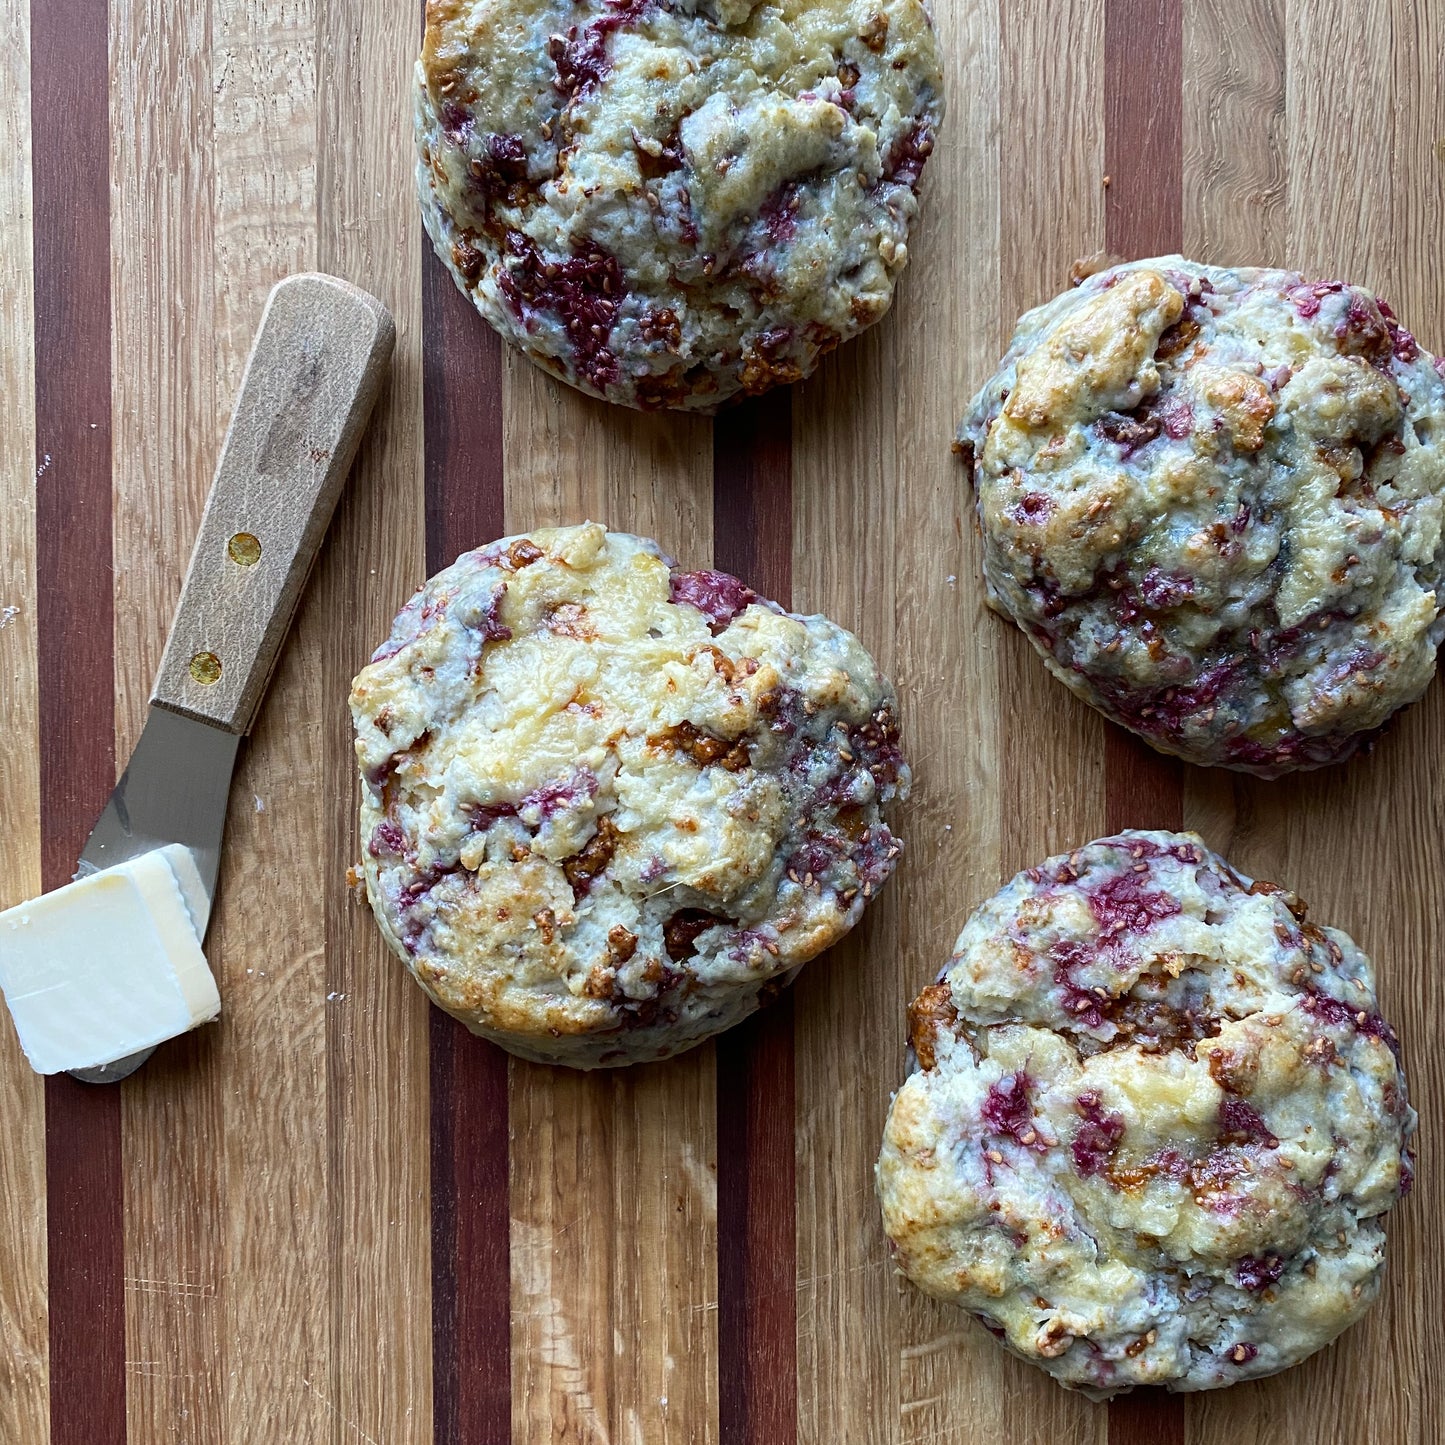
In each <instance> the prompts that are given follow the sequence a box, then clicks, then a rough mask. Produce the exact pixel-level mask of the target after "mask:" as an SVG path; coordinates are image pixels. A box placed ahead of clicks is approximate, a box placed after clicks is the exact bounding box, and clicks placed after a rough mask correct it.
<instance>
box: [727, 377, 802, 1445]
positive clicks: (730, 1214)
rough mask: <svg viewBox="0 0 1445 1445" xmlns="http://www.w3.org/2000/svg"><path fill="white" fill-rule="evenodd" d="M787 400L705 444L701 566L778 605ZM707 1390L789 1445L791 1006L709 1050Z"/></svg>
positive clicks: (783, 568)
mask: <svg viewBox="0 0 1445 1445" xmlns="http://www.w3.org/2000/svg"><path fill="white" fill-rule="evenodd" d="M791 418H792V394H791V392H789V391H787V390H781V391H775V392H772V393H770V394H769V395H767V396H764V397H760V398H758V399H757V400H755V401H749V402H745V403H744V404H743V405H741V406H739V407H736V408H735V409H733V410H731V411H728V412H727V413H726V414H725V415H724V416H723V417H721V418H720V419H719V420H718V422H717V425H716V427H715V429H714V432H713V556H714V560H715V562H716V564H717V566H718V567H720V568H722V569H723V570H724V571H728V572H732V573H734V574H736V575H737V576H739V577H741V578H743V580H744V581H746V582H747V583H748V584H749V585H751V586H752V587H754V588H755V589H756V590H757V591H759V592H760V593H762V594H763V595H765V596H767V597H771V598H773V599H774V600H775V601H777V602H780V603H782V605H783V606H784V607H787V606H789V605H790V604H791V595H792V546H793V503H792V419H791ZM717 1133H718V1231H717V1233H718V1387H719V1395H720V1416H721V1419H720V1426H721V1430H720V1434H721V1440H722V1445H787V1442H790V1441H793V1440H796V1439H797V1430H798V1380H797V1336H796V1324H795V1318H794V1297H795V1293H796V1277H797V1231H796V1228H795V1220H794V1212H793V1211H794V1160H793V999H792V995H791V993H784V994H783V995H782V996H781V997H780V998H779V999H777V1000H776V1002H774V1003H773V1004H772V1005H770V1006H769V1007H768V1008H766V1009H764V1010H763V1011H762V1012H761V1013H759V1014H758V1015H756V1016H755V1017H754V1018H752V1019H750V1020H749V1021H748V1022H747V1023H746V1024H743V1025H742V1026H741V1027H740V1028H736V1029H733V1030H732V1031H731V1032H730V1033H726V1034H724V1035H723V1036H722V1037H721V1038H720V1039H719V1040H718V1042H717Z"/></svg>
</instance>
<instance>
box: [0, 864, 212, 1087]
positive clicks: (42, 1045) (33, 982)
mask: <svg viewBox="0 0 1445 1445" xmlns="http://www.w3.org/2000/svg"><path fill="white" fill-rule="evenodd" d="M204 897H205V891H204V887H203V885H202V883H201V879H200V875H199V873H198V872H197V871H196V865H195V861H194V860H193V859H192V857H191V854H190V850H189V849H187V848H183V847H181V846H180V845H179V844H174V843H173V844H171V845H169V846H168V847H165V848H157V849H155V850H154V851H153V852H150V853H143V854H142V855H141V856H140V857H138V858H131V859H129V860H127V861H126V862H124V863H118V864H116V866H115V867H114V868H107V869H106V870H105V871H104V872H101V873H92V874H90V875H89V876H88V877H86V878H81V879H80V880H78V881H77V882H75V883H68V884H67V885H66V886H65V887H64V888H57V889H56V890H55V892H53V893H47V894H45V895H43V896H42V897H40V898H37V899H35V900H33V901H32V902H30V903H22V904H20V905H19V907H17V908H11V909H10V910H8V911H7V912H5V913H0V989H3V990H4V994H5V1002H6V1003H7V1004H8V1005H9V1008H10V1016H11V1018H12V1019H14V1021H15V1030H16V1032H17V1033H18V1034H19V1035H20V1046H21V1047H22V1048H23V1049H24V1050H25V1057H26V1058H27V1059H29V1061H30V1067H31V1068H33V1069H34V1070H35V1071H36V1073H39V1074H58V1073H61V1072H63V1071H64V1070H66V1069H93V1068H97V1067H99V1066H100V1065H101V1064H109V1063H114V1062H115V1060H117V1059H123V1058H125V1057H126V1055H128V1054H134V1053H137V1052H139V1051H140V1050H141V1049H148V1048H152V1047H154V1046H155V1045H156V1044H159V1043H162V1042H164V1041H165V1040H166V1039H173V1038H175V1037H176V1036H177V1035H178V1034H183V1033H185V1032H186V1031H187V1030H188V1029H193V1028H195V1027H196V1025H197V1024H201V1023H206V1022H208V1021H209V1020H211V1019H213V1018H215V1017H216V1016H217V1014H219V1013H220V1011H221V996H220V994H219V993H218V992H217V991H216V981H215V979H214V978H213V977H212V976H211V970H210V968H209V966H208V965H207V963H206V956H205V954H204V953H202V952H201V940H200V937H199V935H198V933H197V930H196V919H197V917H198V916H199V911H198V910H199V908H200V907H201V906H202V904H203V900H204Z"/></svg>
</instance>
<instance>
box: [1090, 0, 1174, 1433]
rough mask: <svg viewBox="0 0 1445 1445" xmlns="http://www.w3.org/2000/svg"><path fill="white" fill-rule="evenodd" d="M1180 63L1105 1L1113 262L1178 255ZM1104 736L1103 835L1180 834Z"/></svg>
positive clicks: (1139, 2)
mask: <svg viewBox="0 0 1445 1445" xmlns="http://www.w3.org/2000/svg"><path fill="white" fill-rule="evenodd" d="M1183 53H1184V33H1183V20H1182V16H1181V8H1180V5H1179V0H1108V6H1107V9H1106V10H1105V16H1104V75H1105V84H1106V87H1107V89H1106V95H1105V102H1104V121H1105V133H1104V165H1105V168H1106V171H1107V173H1108V176H1109V190H1108V192H1107V195H1106V201H1105V216H1104V225H1105V247H1106V249H1107V250H1109V251H1111V252H1113V253H1115V254H1117V255H1122V256H1127V257H1130V258H1133V257H1136V256H1157V255H1160V254H1161V253H1164V252H1169V251H1177V250H1178V249H1179V248H1180V246H1182V245H1183V235H1184V189H1183V172H1184V159H1183V157H1184V151H1183V100H1182V90H1181V86H1182V65H1183ZM1105 736H1106V741H1105V748H1106V752H1105V761H1104V772H1105V800H1104V811H1105V827H1106V828H1107V829H1108V830H1109V831H1110V832H1111V833H1112V832H1117V831H1118V830H1119V829H1120V828H1181V827H1183V825H1184V784H1183V774H1182V772H1181V768H1180V764H1179V763H1178V762H1176V761H1175V760H1174V759H1172V758H1166V757H1164V756H1163V755H1162V754H1160V753H1156V752H1155V751H1154V750H1153V748H1150V747H1148V746H1146V745H1145V744H1144V743H1141V742H1140V741H1139V740H1138V739H1137V738H1136V737H1134V736H1133V735H1132V734H1130V733H1126V732H1125V731H1124V730H1123V729H1122V728H1115V727H1111V728H1109V729H1108V730H1107V732H1106V735H1105ZM1121 1438H1126V1437H1121Z"/></svg>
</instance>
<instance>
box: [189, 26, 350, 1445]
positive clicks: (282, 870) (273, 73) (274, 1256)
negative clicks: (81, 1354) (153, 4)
mask: <svg viewBox="0 0 1445 1445" xmlns="http://www.w3.org/2000/svg"><path fill="white" fill-rule="evenodd" d="M316 44H317V36H316V11H315V8H314V6H313V4H312V3H310V0H300V3H297V0H212V3H211V71H212V95H213V101H212V119H211V123H212V128H213V133H214V137H215V140H214V145H215V153H214V157H213V161H212V166H213V172H214V176H215V190H214V195H213V199H212V205H213V206H214V209H215V222H214V225H215V253H214V266H215V276H216V309H215V322H214V325H215V355H216V398H217V406H218V409H219V410H220V411H221V412H222V413H223V414H225V413H228V412H229V409H230V406H231V403H232V401H233V400H234V397H235V394H236V389H237V386H238V383H239V381H240V375H241V368H242V366H243V365H244V363H245V358H246V355H247V352H248V350H249V348H250V344H251V340H252V338H253V336H254V334H255V329H256V325H257V322H258V321H259V319H260V315H261V309H262V307H263V305H264V304H265V300H266V296H267V293H268V292H269V290H270V288H271V286H272V285H273V284H274V283H275V282H276V281H277V280H279V279H280V277H282V276H283V275H286V274H288V273H289V272H292V271H299V270H311V269H314V268H315V266H316V264H317V260H318V254H317V236H316V158H317V146H318V122H319V114H318V111H319V105H318V96H317V88H316ZM316 609H317V597H316V595H315V593H314V591H313V592H312V593H310V594H309V595H308V596H306V597H305V598H303V600H302V603H301V606H300V608H299V610H298V612H297V615H296V620H295V623H294V625H293V630H292V635H291V639H290V641H289V642H288V644H287V646H286V648H285V650H284V651H283V653H282V655H281V660H280V663H279V665H278V667H277V669H276V674H275V676H274V678H273V679H272V682H271V687H270V690H269V692H268V694H267V698H266V704H265V706H264V707H263V708H262V710H261V713H260V716H259V719H258V721H257V724H256V726H255V729H254V730H253V732H252V734H251V738H250V741H249V742H248V744H247V745H246V746H245V747H244V748H243V749H242V752H241V758H240V762H239V766H238V768H237V771H236V780H235V784H234V787H233V791H232V795H231V796H232V807H231V817H230V823H229V825H228V829H227V837H226V858H225V861H224V863H223V866H222V870H221V881H220V895H219V911H218V913H217V914H216V915H215V916H214V918H213V920H212V924H211V933H210V941H209V945H208V953H209V955H210V958H211V961H212V966H213V968H214V969H215V970H216V972H217V975H218V982H219V984H220V987H221V995H222V997H223V999H224V1000H225V1013H224V1014H223V1016H222V1025H221V1034H220V1039H219V1041H218V1044H217V1046H216V1048H215V1052H214V1055H213V1057H212V1059H211V1060H210V1063H211V1066H212V1068H213V1069H214V1075H213V1077H214V1080H215V1084H214V1087H215V1088H216V1089H217V1090H218V1093H219V1100H220V1112H221V1123H220V1130H221V1132H220V1138H219V1141H218V1146H219V1147H218V1153H217V1156H216V1169H217V1173H218V1177H219V1181H220V1188H221V1192H222V1199H223V1201H224V1212H223V1214H222V1217H221V1234H220V1237H219V1239H218V1240H217V1241H216V1252H217V1256H218V1259H219V1262H220V1271H221V1300H220V1307H219V1319H218V1324H217V1329H218V1336H219V1346H218V1358H217V1360H216V1362H215V1365H214V1366H213V1368H215V1369H216V1370H217V1374H218V1377H219V1381H220V1389H221V1422H222V1439H224V1440H226V1441H232V1440H235V1441H240V1440H242V1439H245V1438H246V1437H247V1433H248V1431H249V1432H250V1433H251V1434H253V1435H254V1434H256V1433H263V1434H265V1435H266V1436H267V1437H272V1438H277V1439H284V1440H296V1441H312V1440H316V1441H320V1440H329V1439H331V1438H333V1436H334V1435H335V1434H336V1433H337V1429H338V1421H339V1416H338V1406H337V1404H336V1399H337V1385H338V1382H337V1380H336V1377H335V1371H334V1362H333V1359H332V1357H331V1354H330V1350H329V1344H330V1326H331V1308H330V1301H329V1289H328V1286H329V1283H330V1273H329V1270H328V1267H327V1249H328V1245H329V1241H330V1221H329V1218H328V1215H327V1209H328V1205H329V1202H330V1201H329V1200H328V1198H327V1194H326V1191H325V1188H324V1181H325V1180H326V1178H327V1172H328V1166H329V1163H330V1160H331V1151H330V1144H329V1138H328V1133H329V1122H330V1121H329V1113H330V1110H329V1107H328V1090H327V1083H328V1065H327V1058H326V1033H327V1023H326V1018H327V1009H328V1004H327V1002H326V994H327V991H328V984H327V965H326V959H325V944H326V922H325V912H324V909H322V908H320V907H318V906H317V900H318V898H319V896H320V892H321V890H322V889H323V888H324V887H326V886H328V883H329V880H324V879H322V878H320V877H318V871H319V869H320V868H321V867H323V866H324V860H326V859H327V858H328V857H329V848H328V832H329V824H330V821H331V811H330V807H329V804H328V795H329V794H330V792H331V790H332V789H334V788H339V787H341V786H347V787H349V786H350V783H349V780H348V781H347V782H346V783H345V784H343V783H342V780H341V779H339V778H334V777H332V776H331V775H329V774H328V773H327V772H326V771H325V769H324V758H323V754H322V744H321V733H320V731H319V723H320V720H321V719H322V718H324V717H326V716H327V715H328V713H329V711H330V709H332V708H334V707H338V706H340V704H341V699H339V698H335V697H330V696H325V695H323V689H322V686H321V682H322V654H321V649H320V642H321V638H322V635H323V632H324V627H323V626H322V624H321V622H320V619H319V618H318V617H317V612H316ZM256 799H259V800H260V803H261V807H262V809H263V811H257V809H256V805H255V800H256ZM330 886H335V885H334V884H331V885H330Z"/></svg>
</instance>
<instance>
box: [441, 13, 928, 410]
mask: <svg viewBox="0 0 1445 1445" xmlns="http://www.w3.org/2000/svg"><path fill="white" fill-rule="evenodd" d="M941 86H942V73H941V69H940V60H939V52H938V45H937V41H936V39H935V37H934V34H933V28H932V24H931V22H930V20H929V17H928V13H927V11H926V10H925V8H924V6H923V4H922V3H921V0H764V3H758V4H753V3H749V0H430V3H429V4H428V6H427V26H426V38H425V41H424V44H423V49H422V55H421V59H420V61H419V62H418V65H417V120H416V126H417V143H418V148H419V163H418V171H417V179H418V186H419V189H420V193H421V200H422V210H423V214H424V217H425V220H426V225H427V229H428V231H429V232H430V234H431V237H432V241H433V243H434V245H435V246H436V249H437V253H438V255H439V256H440V257H441V259H442V261H443V262H444V263H445V265H446V266H447V267H448V269H449V270H450V271H451V273H452V276H453V278H454V279H455V280H456V282H457V284H458V285H459V286H460V287H461V288H462V290H463V291H464V292H466V294H467V295H469V296H470V297H471V299H472V300H473V302H474V303H475V304H476V306H477V309H478V310H479V311H481V313H482V315H483V316H485V317H486V319H487V320H488V321H489V322H490V323H491V325H492V326H493V327H495V328H496V329H497V330H498V331H499V332H500V333H501V334H502V335H503V336H504V337H505V338H506V339H507V340H509V341H511V342H512V343H513V344H514V345H516V346H518V347H520V348H521V349H522V350H523V351H525V352H526V353H527V354H528V355H529V356H530V357H531V358H532V360H533V361H535V362H537V363H538V364H539V365H541V366H543V367H545V368H546V369H547V370H548V371H550V372H552V373H553V375H555V376H558V377H561V378H562V379H563V380H564V381H567V382H570V383H571V384H572V385H573V386H576V387H579V388H580V389H581V390H583V391H586V392H590V393H591V394H593V395H595V396H600V397H604V398H606V399H607V400H608V401H614V402H621V403H623V404H625V405H628V406H637V407H646V408H652V407H677V408H686V409H694V410H704V411H708V410H712V409H713V408H714V407H716V406H717V405H718V404H719V403H720V402H722V401H724V400H726V399H727V398H728V397H729V396H731V395H733V394H734V393H735V392H738V391H740V390H741V391H746V392H749V393H756V392H760V391H763V390H766V389H767V388H768V387H769V386H772V385H775V384H779V383H786V382H791V381H796V380H797V379H798V378H799V377H802V376H806V375H807V374H808V373H809V372H811V371H812V370H813V368H814V366H816V364H817V362H818V359H819V357H820V356H822V355H823V354H824V353H825V352H827V351H829V350H831V349H832V348H833V347H835V346H836V345H838V343H839V342H840V341H845V340H847V339H848V338H849V337H850V336H853V335H855V334H856V333H857V332H859V331H861V330H863V329H864V328H865V327H866V326H869V325H871V324H872V323H873V322H874V321H876V320H878V318H879V317H881V316H882V315H883V314H884V312H886V311H887V310H888V306H889V304H890V302H891V300H892V296H893V287H894V283H895V282H896V280H897V278H898V275H899V273H900V272H901V271H902V269H903V267H904V265H905V263H906V261H907V257H908V248H907V238H908V229H909V225H910V223H911V222H912V220H913V217H914V214H915V212H916V210H917V197H916V191H917V188H918V182H919V177H920V175H921V173H922V170H923V165H924V161H925V160H926V158H927V157H928V155H929V153H930V152H931V150H932V148H933V137H934V131H935V128H936V127H937V125H938V123H939V120H940V118H941V116H942V111H943V104H942V91H941Z"/></svg>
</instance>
